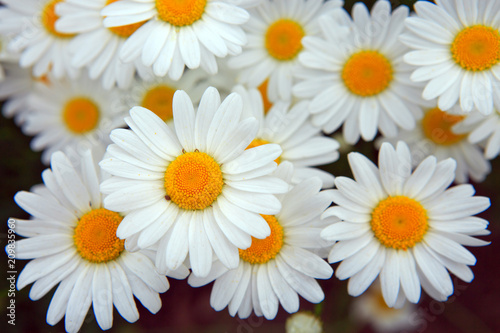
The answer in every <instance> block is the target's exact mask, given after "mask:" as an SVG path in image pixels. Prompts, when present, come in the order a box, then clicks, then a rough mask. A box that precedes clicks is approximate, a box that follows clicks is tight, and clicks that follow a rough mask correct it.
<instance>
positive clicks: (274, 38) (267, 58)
mask: <svg viewBox="0 0 500 333" xmlns="http://www.w3.org/2000/svg"><path fill="white" fill-rule="evenodd" d="M342 5H343V1H340V0H331V1H326V2H325V3H323V1H322V0H276V1H270V0H264V1H262V2H261V4H260V5H259V6H258V7H256V8H255V9H252V11H251V14H252V15H251V17H250V20H249V21H248V23H246V24H245V25H244V26H243V28H244V29H245V31H246V32H247V34H248V44H246V45H245V47H244V50H243V52H242V53H241V54H240V55H239V56H236V57H233V58H231V59H229V60H228V64H229V66H231V67H233V68H236V69H239V70H241V71H240V75H239V80H240V82H241V83H243V84H245V85H248V86H249V87H251V88H256V87H258V86H259V85H260V84H262V83H263V82H264V81H265V80H266V79H269V82H268V85H267V91H268V95H269V99H270V100H271V101H272V102H276V101H277V100H279V99H281V100H285V101H289V100H290V99H291V97H292V94H291V89H292V84H293V73H294V71H295V70H296V69H297V67H298V56H299V55H300V54H301V52H302V43H301V42H302V40H303V38H304V37H306V36H314V35H316V34H318V33H319V31H320V30H319V27H318V24H317V19H318V16H319V15H321V14H324V13H325V12H328V11H330V10H334V9H338V8H341V7H342Z"/></svg>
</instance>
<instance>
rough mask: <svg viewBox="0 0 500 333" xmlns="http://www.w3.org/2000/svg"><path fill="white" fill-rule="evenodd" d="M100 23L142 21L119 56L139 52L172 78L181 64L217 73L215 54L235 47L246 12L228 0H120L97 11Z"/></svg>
mask: <svg viewBox="0 0 500 333" xmlns="http://www.w3.org/2000/svg"><path fill="white" fill-rule="evenodd" d="M101 14H102V15H104V16H106V18H105V19H104V26H106V27H108V28H109V27H119V26H124V25H129V24H136V23H138V22H143V21H147V22H146V23H145V24H144V25H143V26H142V27H140V28H139V29H138V30H137V31H136V32H135V33H134V34H133V35H132V36H130V37H129V38H128V39H127V41H126V42H125V44H124V46H123V48H122V49H121V51H120V55H121V58H122V60H123V61H125V62H130V61H133V60H134V59H136V58H137V57H141V59H142V63H143V64H144V65H145V66H152V68H153V71H154V73H155V74H156V75H157V76H165V75H166V74H167V73H168V75H169V77H170V78H171V79H173V80H178V79H179V78H180V77H181V75H182V73H183V71H184V65H185V66H187V67H188V68H198V67H200V66H201V67H202V68H203V69H204V70H206V71H207V72H209V73H210V74H215V73H217V62H216V60H215V59H216V58H215V57H220V58H224V57H226V56H227V55H228V54H231V55H235V54H238V53H240V52H241V47H242V46H243V45H244V44H245V43H246V41H247V40H246V36H245V33H244V32H243V30H242V29H241V27H240V25H241V24H242V23H244V22H246V21H247V20H248V18H249V15H248V12H247V11H246V10H244V9H242V8H240V7H238V6H235V5H233V4H231V3H230V1H229V0H217V1H216V0H187V1H172V0H122V1H118V2H115V3H112V4H110V5H108V6H107V7H106V8H104V9H103V10H102V12H101Z"/></svg>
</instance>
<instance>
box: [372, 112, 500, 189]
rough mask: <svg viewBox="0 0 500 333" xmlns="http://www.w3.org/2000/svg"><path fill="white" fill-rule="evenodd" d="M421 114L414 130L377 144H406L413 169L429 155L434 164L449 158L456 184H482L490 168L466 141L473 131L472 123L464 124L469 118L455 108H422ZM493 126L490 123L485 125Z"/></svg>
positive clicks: (480, 149)
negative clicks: (444, 109) (470, 182)
mask: <svg viewBox="0 0 500 333" xmlns="http://www.w3.org/2000/svg"><path fill="white" fill-rule="evenodd" d="M423 112H424V116H423V117H422V118H421V119H419V120H418V122H417V126H416V127H415V129H414V130H412V131H401V132H400V133H399V134H398V135H397V136H396V137H394V138H389V139H388V138H381V139H380V140H379V141H378V142H377V144H378V143H379V142H382V141H389V142H391V143H392V144H396V142H398V141H399V140H401V141H404V142H406V143H407V144H408V146H409V147H410V151H411V153H412V163H413V166H414V167H416V166H417V165H418V164H420V162H422V161H423V160H424V159H425V158H426V157H427V156H429V155H434V156H436V158H437V160H438V161H442V160H445V159H447V158H449V157H451V158H453V159H454V160H455V161H456V162H457V169H456V170H455V174H456V178H455V181H456V182H457V183H466V182H468V181H469V177H470V178H471V179H472V180H474V181H476V182H482V181H483V180H484V179H485V178H486V176H487V175H488V174H489V173H490V172H491V165H490V163H489V162H488V161H487V160H486V158H485V157H484V155H483V150H482V148H481V147H480V146H479V145H478V144H476V143H471V142H470V140H468V139H467V137H468V135H470V134H469V133H471V131H472V130H473V129H474V127H473V125H472V124H470V123H465V122H466V121H467V118H468V117H469V116H468V115H463V113H462V114H459V113H461V112H460V107H459V106H455V107H453V108H451V109H450V110H448V112H445V111H442V110H441V109H439V108H438V107H434V108H429V109H424V111H423ZM452 113H453V114H452ZM478 114H479V112H478ZM479 115H480V114H479ZM474 117H475V116H474ZM476 119H477V118H476ZM494 124H495V122H494V121H492V122H491V123H489V125H488V126H491V125H493V126H494ZM456 126H460V128H461V132H460V133H458V132H456V131H455V127H456ZM475 135H477V133H476V134H475ZM473 138H474V136H473Z"/></svg>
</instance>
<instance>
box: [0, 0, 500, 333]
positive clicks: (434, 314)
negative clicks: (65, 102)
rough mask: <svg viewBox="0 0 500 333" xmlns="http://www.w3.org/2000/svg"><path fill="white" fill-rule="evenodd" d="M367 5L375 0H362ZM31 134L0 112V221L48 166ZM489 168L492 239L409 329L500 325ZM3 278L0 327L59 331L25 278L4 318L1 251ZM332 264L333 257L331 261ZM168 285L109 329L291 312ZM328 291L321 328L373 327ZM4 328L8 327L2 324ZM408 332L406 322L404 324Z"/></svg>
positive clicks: (343, 168) (217, 326) (432, 332)
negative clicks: (230, 304)
mask: <svg viewBox="0 0 500 333" xmlns="http://www.w3.org/2000/svg"><path fill="white" fill-rule="evenodd" d="M364 2H365V3H366V4H367V5H368V6H371V5H372V4H373V3H374V1H371V0H367V1H364ZM391 2H392V4H393V8H394V7H395V6H397V5H399V4H406V5H411V4H412V3H414V1H411V0H409V1H391ZM353 3H354V1H346V8H348V9H349V8H350V7H351V6H352V4H353ZM30 140H31V138H30V137H26V136H24V135H23V134H22V133H21V131H20V130H19V128H18V127H17V126H16V125H15V124H14V122H13V121H12V120H10V119H5V118H3V117H0V147H1V151H0V156H1V157H0V177H1V178H0V189H1V190H0V221H7V219H8V218H9V217H17V218H28V215H27V214H26V213H25V212H24V211H23V210H21V209H20V208H19V207H18V206H17V205H16V204H15V202H14V200H13V196H14V194H15V193H16V192H17V191H20V190H29V189H30V187H31V186H33V185H35V184H39V183H41V182H42V180H41V172H42V171H43V170H44V169H45V166H43V165H42V164H41V162H40V153H34V152H32V151H31V150H30V149H29V142H30ZM353 149H354V150H355V151H359V152H361V153H363V154H365V155H366V156H368V157H371V158H372V160H375V161H376V156H377V152H376V151H375V150H374V148H373V144H372V143H364V142H360V143H359V144H357V145H356V146H355V147H353ZM492 166H493V172H492V173H491V174H490V175H489V176H488V177H487V179H486V180H485V181H484V182H483V183H481V184H473V185H474V186H475V188H476V191H477V195H484V196H488V197H490V198H491V204H492V205H491V207H490V208H489V209H488V210H487V211H486V212H484V213H482V214H480V216H481V217H483V218H485V219H487V220H489V221H490V226H489V228H488V229H489V230H490V231H491V235H490V236H486V237H482V238H483V239H486V240H488V241H491V245H489V246H486V247H479V248H469V249H470V250H471V251H472V253H473V254H474V255H475V256H476V258H477V264H476V266H475V267H473V271H474V274H475V279H474V280H473V281H472V283H470V284H467V283H465V282H462V281H461V280H458V279H456V278H455V277H453V280H454V284H455V294H454V295H453V296H451V297H450V299H449V301H448V302H445V303H437V302H435V301H432V300H431V299H430V298H429V297H427V296H426V295H425V294H424V293H423V294H422V295H423V296H422V298H421V301H420V303H419V304H418V307H417V308H416V310H415V311H417V313H418V314H419V315H420V316H421V318H422V319H420V320H419V321H418V322H416V323H415V327H414V330H413V331H412V332H426V333H437V332H463V333H472V332H482V333H496V332H500V306H499V305H498V304H499V298H500V279H499V276H500V274H499V272H500V269H499V267H498V264H499V260H498V256H499V254H500V237H499V233H500V227H499V223H500V221H499V216H500V208H499V207H498V203H499V202H500V195H499V192H498V188H499V187H500V175H499V174H498V173H497V171H498V170H500V161H499V159H498V158H497V159H496V160H494V161H492ZM324 169H325V170H328V171H330V172H332V173H333V174H334V175H343V176H349V177H351V172H350V170H349V167H348V165H347V160H346V155H345V154H342V155H341V158H340V160H339V161H337V162H335V163H334V164H332V165H330V166H327V167H325V168H324ZM6 230H7V224H6V223H3V224H2V229H1V233H0V246H1V247H4V246H5V245H6ZM2 258H3V259H2V260H1V263H0V267H2V272H4V273H3V275H2V280H1V283H0V291H1V293H0V308H1V309H2V318H0V328H2V327H5V328H6V329H7V330H8V331H12V332H47V333H48V332H64V319H63V320H62V321H61V322H59V324H58V325H56V326H54V327H52V326H50V325H48V324H47V323H46V321H45V316H46V312H47V308H48V305H49V303H50V299H51V298H52V294H53V291H51V292H50V293H49V294H48V295H46V296H45V297H43V298H42V299H41V300H39V301H36V302H34V301H31V300H30V299H29V296H28V294H29V288H30V287H31V286H28V287H26V288H24V289H23V290H21V291H17V292H16V296H15V301H16V326H15V327H12V326H10V325H7V320H8V318H7V317H6V307H7V305H8V303H7V302H8V301H9V298H8V297H7V292H8V285H7V283H6V278H7V276H6V271H7V268H6V261H7V258H6V256H5V255H4V256H3V257H2ZM26 262H27V261H23V260H21V261H17V262H16V269H17V272H18V274H19V272H21V270H22V268H23V267H24V265H25V264H26ZM336 266H337V265H334V269H335V268H336ZM169 281H170V289H169V290H168V291H167V292H166V293H165V294H162V295H161V298H162V301H163V307H162V309H161V310H160V311H159V313H157V314H156V315H153V314H151V313H149V312H148V311H147V310H145V309H144V308H143V307H142V305H140V303H139V302H137V303H138V305H137V307H138V309H139V311H140V316H141V318H140V319H139V321H138V322H136V323H134V324H130V323H128V322H126V321H125V320H124V319H123V318H122V317H121V316H120V315H119V314H118V313H117V312H116V310H115V311H114V324H113V328H112V329H110V330H109V332H130V333H134V332H214V333H215V332H217V333H221V332H238V333H240V332H241V333H243V332H246V333H251V332H284V331H285V328H284V326H285V320H286V319H287V318H288V316H289V314H288V313H286V312H285V311H284V310H283V309H281V307H280V310H279V312H278V316H277V317H276V319H275V320H273V321H268V320H266V319H264V318H257V317H255V316H252V317H250V318H249V319H247V320H241V319H238V318H233V317H231V316H230V315H229V314H228V311H227V309H224V310H222V311H221V312H216V311H214V310H213V309H212V308H211V307H210V304H209V298H210V292H211V288H212V287H211V285H209V286H205V287H201V288H196V289H195V288H191V287H190V286H189V285H188V284H187V281H185V280H184V281H178V280H174V279H169ZM320 284H321V285H322V287H323V289H324V291H325V296H326V297H325V301H324V302H323V311H322V316H321V318H322V320H323V321H324V325H325V332H346V333H355V332H361V333H368V332H373V330H372V329H371V328H370V327H369V325H363V324H359V323H356V322H354V321H353V320H352V319H350V303H351V302H352V300H353V298H352V297H350V296H348V295H347V281H339V280H338V279H336V278H335V277H333V278H332V279H330V280H327V281H320ZM301 310H311V311H314V304H310V303H308V302H307V301H305V300H303V299H301ZM2 331H5V330H4V329H2ZM81 331H82V332H95V331H100V329H99V327H98V325H97V323H96V321H95V319H94V316H93V311H92V310H91V311H89V314H88V315H87V318H86V320H85V322H84V324H83V326H82V330H81ZM406 331H407V332H410V331H411V330H406Z"/></svg>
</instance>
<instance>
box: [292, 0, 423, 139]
mask: <svg viewBox="0 0 500 333" xmlns="http://www.w3.org/2000/svg"><path fill="white" fill-rule="evenodd" d="M407 16H408V7H406V6H399V7H398V8H396V9H395V10H394V11H393V12H392V13H391V5H390V2H389V1H382V0H379V1H377V2H376V3H375V5H374V6H373V8H372V11H371V15H370V13H369V12H368V9H367V8H366V6H365V5H364V4H362V3H357V4H355V5H354V7H353V9H352V17H353V18H352V19H351V18H350V17H349V15H348V14H347V12H345V11H343V10H342V11H335V12H333V13H331V14H330V15H325V16H322V17H320V18H319V23H320V26H321V30H322V32H323V36H322V37H306V38H304V40H303V45H304V49H305V50H304V52H303V53H302V54H301V55H300V56H299V60H300V63H301V64H302V65H303V66H304V69H303V70H301V71H300V72H298V73H297V76H298V77H299V78H300V80H301V81H300V82H299V83H297V84H296V85H295V86H294V87H293V93H294V95H295V96H296V97H298V98H301V99H303V98H305V99H311V104H310V105H309V112H311V114H312V115H313V117H312V122H313V124H314V125H316V126H319V127H321V128H322V129H323V131H325V132H326V133H332V132H334V131H335V130H336V129H338V128H339V127H340V126H341V125H342V124H343V134H344V138H345V140H346V141H347V143H350V144H354V143H356V142H357V141H358V140H359V137H360V135H361V137H362V138H363V140H365V141H372V140H373V139H374V137H375V135H376V134H377V128H378V130H380V131H381V132H382V133H383V134H384V135H386V136H395V135H396V134H397V132H398V128H403V129H407V130H409V129H412V128H414V127H415V114H416V113H418V112H419V109H418V107H417V106H416V104H420V103H421V102H424V101H423V100H421V98H420V95H421V93H422V91H421V89H420V88H419V87H416V86H415V85H416V84H415V83H412V82H411V81H410V79H409V76H410V73H411V70H412V69H413V68H412V67H411V66H409V65H407V64H405V63H404V62H403V61H402V57H403V54H404V53H405V51H406V50H407V48H406V47H404V45H402V44H401V43H400V42H399V41H398V36H399V34H400V33H401V32H402V31H403V29H404V19H405V18H406V17H407ZM367 31H368V32H369V33H367Z"/></svg>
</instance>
